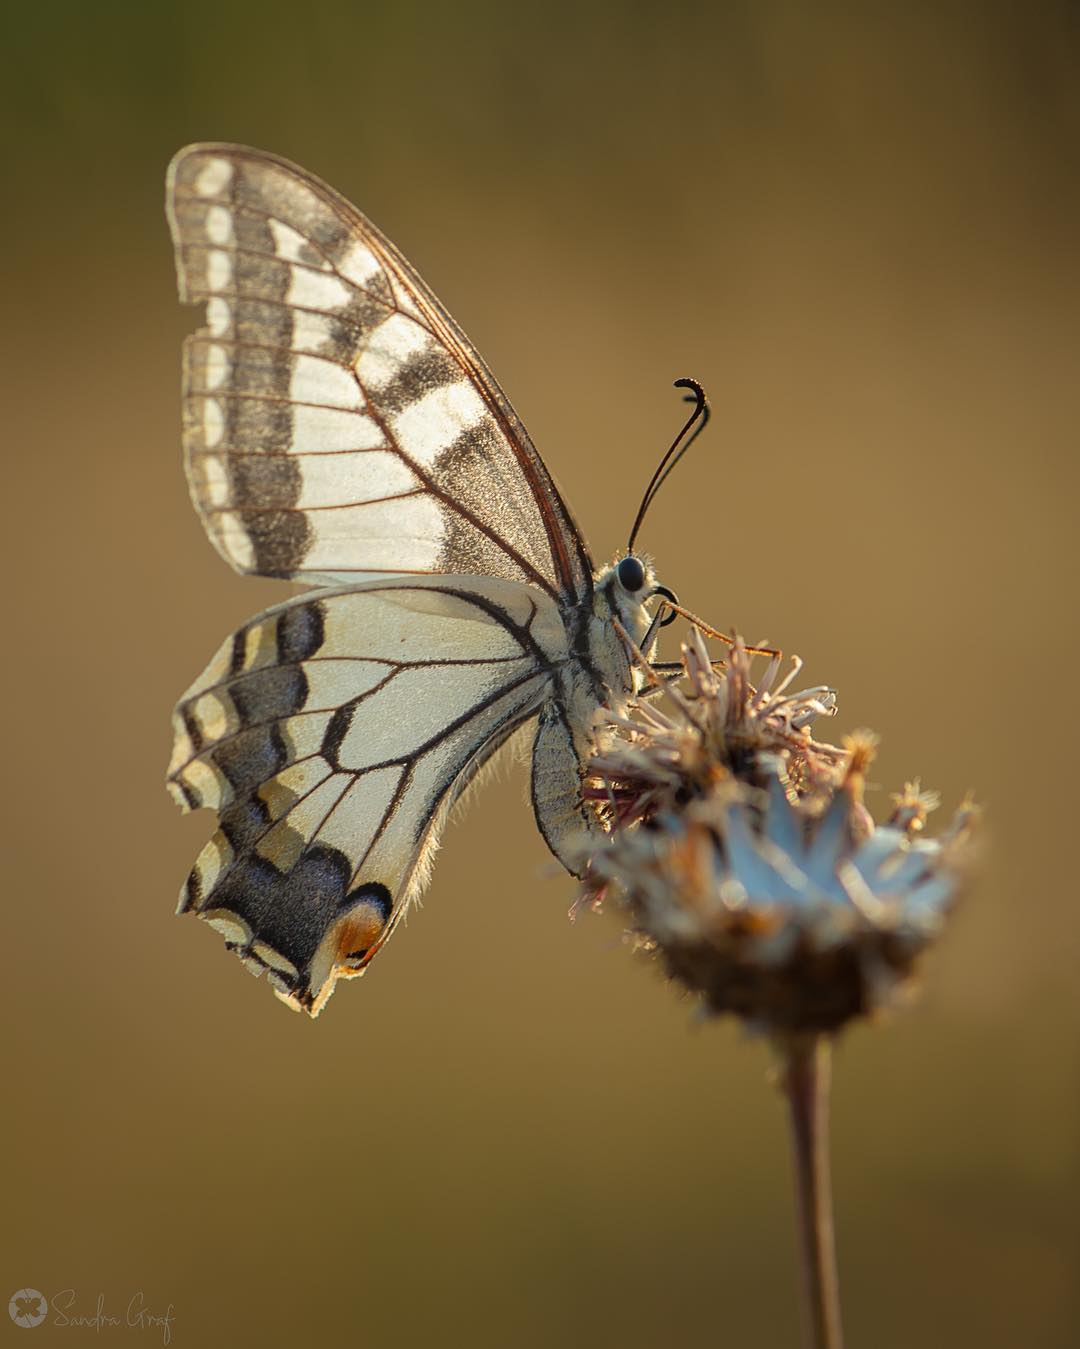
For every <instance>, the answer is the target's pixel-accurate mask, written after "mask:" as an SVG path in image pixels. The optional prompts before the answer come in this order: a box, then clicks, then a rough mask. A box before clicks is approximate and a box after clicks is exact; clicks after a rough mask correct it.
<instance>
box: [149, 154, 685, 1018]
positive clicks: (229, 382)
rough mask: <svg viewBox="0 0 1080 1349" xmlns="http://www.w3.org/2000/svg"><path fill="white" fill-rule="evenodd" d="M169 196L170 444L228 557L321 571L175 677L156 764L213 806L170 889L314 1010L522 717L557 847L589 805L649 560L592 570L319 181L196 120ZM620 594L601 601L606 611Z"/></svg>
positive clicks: (409, 300) (427, 324)
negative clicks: (200, 136)
mask: <svg viewBox="0 0 1080 1349" xmlns="http://www.w3.org/2000/svg"><path fill="white" fill-rule="evenodd" d="M167 211H168V216H169V220H170V225H171V227H172V231H173V236H174V242H175V244H176V255H177V271H178V276H179V281H180V292H181V297H182V298H183V299H187V300H190V301H192V302H204V303H205V304H206V326H205V327H204V328H202V329H201V330H199V331H198V332H196V333H195V334H194V335H193V336H192V337H191V338H189V339H188V341H187V343H186V347H185V362H184V448H185V465H186V469H187V474H188V480H189V486H190V489H191V494H192V498H193V501H194V503H195V506H196V509H197V511H198V512H199V515H200V517H201V518H202V520H203V523H204V525H205V527H206V530H207V533H208V535H209V536H210V539H211V541H212V542H213V543H214V545H215V547H216V548H217V549H218V551H219V552H220V553H221V554H222V556H224V557H225V559H226V560H227V561H228V562H229V563H230V564H231V565H232V566H233V567H234V568H235V569H236V570H238V571H241V572H255V573H258V574H261V575H268V576H278V577H282V578H286V579H290V580H294V581H299V582H301V583H302V584H304V585H307V586H309V587H312V589H310V590H308V591H307V592H306V593H304V594H302V595H300V596H298V597H296V598H294V599H291V600H288V601H286V602H285V603H284V604H282V605H279V606H277V607H276V608H274V609H271V610H268V611H267V612H266V613H264V614H262V615H260V616H258V617H257V618H255V619H253V620H252V621H251V622H250V623H248V624H246V625H245V626H244V627H242V628H241V629H240V630H239V631H238V632H237V633H236V634H234V635H233V636H232V637H230V638H229V639H228V640H227V641H226V642H225V643H224V645H223V646H222V647H221V649H220V650H219V652H218V653H217V655H216V656H215V657H214V659H213V660H212V661H211V662H210V664H209V666H208V667H207V669H206V670H205V671H204V673H203V674H202V675H201V676H200V678H199V679H198V680H196V682H195V683H194V684H193V685H192V686H191V688H190V689H189V690H188V691H187V693H186V694H185V695H184V697H183V698H182V699H181V701H180V703H179V705H178V707H177V711H176V714H175V718H174V730H175V745H174V753H173V758H172V762H171V764H170V769H169V783H170V787H171V790H172V791H173V794H174V796H175V797H176V799H177V800H178V801H179V803H180V804H181V805H182V806H183V807H184V808H185V809H194V808H196V807H199V806H209V807H211V808H213V809H215V810H216V811H217V812H218V816H219V829H218V831H217V832H216V833H215V835H214V837H213V838H212V839H211V840H210V842H209V843H208V844H207V846H206V847H205V848H204V849H203V852H202V853H201V854H200V856H199V859H198V860H197V862H196V865H195V868H194V870H193V872H192V874H191V877H190V879H189V880H188V882H187V884H186V886H185V888H184V890H183V892H182V895H181V903H180V907H181V910H182V911H194V912H197V913H198V914H199V915H200V916H201V917H203V918H204V919H206V920H207V921H208V922H210V923H211V924H212V925H213V926H214V927H216V928H217V929H218V930H219V931H220V932H221V933H222V935H223V936H224V937H225V939H226V941H227V943H228V944H229V946H230V947H231V948H232V949H234V950H235V951H236V952H237V953H238V954H239V955H240V956H241V958H242V959H243V960H244V962H245V963H246V964H247V965H248V967H249V968H251V969H252V970H253V972H255V973H263V972H265V973H266V974H267V976H268V978H269V979H270V981H271V983H272V984H273V985H274V987H275V989H276V990H277V991H278V992H279V994H281V996H282V997H284V998H285V999H286V1001H288V1002H290V1003H291V1004H292V1005H293V1006H296V1007H299V1008H303V1009H304V1010H307V1011H308V1012H310V1013H312V1014H315V1013H317V1012H318V1011H319V1009H320V1008H321V1007H322V1006H323V1004H324V1003H325V1001H326V998H327V997H328V996H329V994H330V992H331V991H332V989H333V986H334V982H335V980H336V979H337V978H338V977H341V976H346V977H347V976H351V975H355V974H358V973H361V972H363V970H364V969H365V968H366V966H367V965H368V963H369V962H370V960H371V959H372V957H373V956H374V955H375V953H376V952H377V951H378V950H379V949H380V948H381V947H382V945H384V944H385V942H386V940H387V938H388V937H389V935H390V933H391V932H392V931H393V928H394V926H395V925H396V923H397V922H398V921H399V919H400V918H401V916H402V914H403V913H404V912H405V911H406V909H407V907H408V904H409V902H410V900H411V899H412V898H413V897H414V896H415V895H416V894H417V893H419V890H420V889H421V888H422V886H423V884H424V883H425V881H426V879H427V871H428V869H429V867H430V861H431V857H432V854H433V851H434V847H435V845H436V844H437V841H438V836H439V832H440V829H441V827H442V823H443V821H444V819H445V816H446V813H447V811H448V809H449V807H450V805H451V804H452V803H453V801H454V800H456V799H457V798H458V797H459V796H460V795H461V793H462V791H463V790H464V789H465V787H466V786H467V785H468V784H469V783H470V782H471V781H472V780H473V779H474V778H475V776H476V774H477V773H478V772H479V770H480V769H481V768H482V767H483V765H484V764H485V763H486V762H487V761H488V760H489V759H490V758H491V756H492V755H493V754H494V752H495V751H496V750H497V749H498V748H500V747H501V746H502V745H503V744H505V743H506V741H507V740H508V739H509V738H510V737H511V736H512V735H514V733H515V732H517V731H518V730H520V729H521V728H523V727H525V726H526V725H527V724H528V723H529V722H531V721H533V720H534V719H535V722H536V728H537V729H536V733H535V739H534V743H533V756H532V787H531V794H532V801H533V806H534V810H535V813H536V818H537V823H538V825H539V828H540V831H541V833H542V834H543V836H544V838H545V840H546V841H547V843H548V845H549V847H550V848H551V850H552V851H553V852H554V853H555V855H556V856H557V857H558V858H559V859H560V860H561V861H562V862H563V863H564V864H565V865H566V866H568V867H569V868H570V869H571V870H573V869H574V868H575V865H576V861H575V858H576V854H577V845H578V843H579V842H580V839H581V837H582V834H583V833H587V832H589V831H591V830H594V829H597V828H599V827H600V825H599V821H598V819H597V817H596V816H595V815H594V814H593V812H592V810H591V808H590V807H589V806H588V805H587V804H586V803H585V802H583V801H582V798H581V776H580V765H581V761H582V759H583V757H584V755H585V754H587V752H588V750H589V747H590V745H591V736H592V727H593V723H594V720H595V717H596V714H597V711H598V709H600V708H601V707H603V706H606V707H608V708H619V707H620V706H621V705H622V704H623V703H624V702H625V700H626V699H627V698H628V697H630V696H631V694H632V693H633V692H634V691H635V687H636V684H637V681H638V680H639V678H640V675H639V673H638V671H637V670H636V669H635V667H634V665H633V662H632V658H631V651H630V648H629V647H628V645H627V643H626V640H625V638H624V637H623V636H622V635H621V633H620V631H619V627H621V628H622V630H623V632H625V633H626V634H627V635H628V636H629V638H630V639H631V641H632V642H633V643H634V644H636V645H638V646H644V647H646V648H649V649H651V646H652V644H653V641H654V633H655V627H654V623H653V618H652V616H651V615H650V612H649V610H648V608H647V607H646V606H647V601H648V600H649V599H650V598H651V597H652V596H653V595H654V594H656V593H662V591H660V588H658V587H657V586H656V582H655V578H654V576H653V574H652V570H651V567H650V566H649V565H648V564H647V563H645V562H644V561H643V560H641V559H639V558H636V557H632V558H623V559H621V560H620V561H618V562H617V563H615V564H613V565H611V566H608V567H604V568H600V569H599V570H597V569H595V568H594V566H593V564H592V562H591V559H590V557H589V553H588V549H587V547H586V545H585V543H584V541H583V539H582V537H581V534H580V532H579V531H578V529H577V527H576V525H575V524H574V522H573V519H572V517H571V515H570V513H569V511H568V509H567V508H566V506H565V504H564V503H563V501H562V498H561V497H560V495H559V493H558V491H557V489H556V487H555V485H554V483H553V482H552V480H551V478H550V476H549V475H548V473H547V470H546V468H545V467H544V465H543V463H542V461H541V460H540V458H539V455H538V454H537V453H536V451H535V449H534V448H533V446H532V444H531V442H530V441H529V439H528V436H527V434H526V433H525V431H524V428H523V427H522V426H521V424H520V422H519V421H518V419H517V417H516V415H515V414H514V412H513V410H512V408H511V407H510V405H509V403H508V402H507V400H506V399H505V396H504V395H503V394H502V392H501V390H499V388H498V386H497V385H496V384H495V382H494V380H493V378H492V377H491V375H490V373H489V372H488V371H487V368H486V367H485V366H484V365H483V363H482V362H481V361H480V359H479V357H478V356H477V355H476V353H475V351H474V350H473V348H472V347H471V346H470V345H469V343H468V342H467V340H466V339H465V338H464V336H463V335H462V334H461V332H460V330H459V329H458V328H457V327H456V325H455V324H454V322H453V320H452V319H451V318H450V317H449V315H447V314H446V312H445V310H444V309H443V308H442V306H441V305H440V304H439V303H438V301H437V300H435V298H434V296H433V295H432V294H431V293H430V291H428V289H427V288H426V286H425V285H424V283H423V282H422V281H421V280H420V279H419V277H418V276H417V275H416V274H415V272H413V270H412V269H411V268H410V267H409V265H408V263H406V262H405V261H404V259H403V258H402V257H401V256H400V254H398V252H397V250H396V249H394V247H393V245H392V244H390V243H389V241H387V240H386V239H385V238H384V237H383V236H382V235H381V234H380V233H379V232H378V231H377V230H376V229H375V227H374V226H372V225H371V224H370V222H368V221H366V220H365V218H364V217H363V216H361V215H360V214H359V212H357V211H356V210H355V208H353V207H351V206H350V205H349V204H348V203H347V202H345V201H344V200H343V199H342V198H340V197H338V196H337V194H336V193H334V192H332V190H331V189H330V188H328V187H326V185H325V184H323V183H321V182H319V180H317V179H315V178H313V177H312V176H311V175H309V174H307V173H305V172H304V171H303V170H300V169H298V168H296V167H295V166H293V165H290V164H288V163H287V162H286V161H283V160H279V159H277V158H275V157H273V156H270V155H265V154H263V153H261V152H259V151H254V150H246V149H243V148H241V147H235V146H223V145H205V146H191V147H188V148H187V149H186V150H183V151H181V152H180V154H179V155H178V156H177V157H176V159H175V160H174V161H173V164H172V165H171V167H170V172H169V179H168V192H167ZM615 620H618V625H619V626H618V627H617V626H616V622H615Z"/></svg>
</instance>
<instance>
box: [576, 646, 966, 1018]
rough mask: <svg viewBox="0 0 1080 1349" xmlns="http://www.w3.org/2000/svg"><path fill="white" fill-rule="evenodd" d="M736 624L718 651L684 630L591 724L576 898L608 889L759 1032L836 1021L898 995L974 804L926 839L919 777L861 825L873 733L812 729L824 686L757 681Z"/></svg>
mask: <svg viewBox="0 0 1080 1349" xmlns="http://www.w3.org/2000/svg"><path fill="white" fill-rule="evenodd" d="M750 665H751V656H750V653H748V652H747V650H746V648H745V646H744V645H743V644H742V643H741V642H739V641H738V640H736V642H735V645H734V649H733V650H732V653H731V657H730V661H729V662H728V664H727V668H726V669H724V670H717V669H716V668H715V667H714V665H713V664H712V663H711V662H710V659H709V655H708V652H707V650H706V648H705V645H704V643H703V642H702V640H701V637H700V636H699V635H698V633H697V632H696V631H695V632H693V633H692V635H691V637H690V639H689V641H688V642H687V643H686V644H685V645H684V648H683V666H684V678H683V679H682V680H680V682H679V684H678V685H669V686H668V694H667V696H666V703H667V708H668V710H666V711H661V710H660V708H659V707H658V706H657V705H656V703H655V702H653V701H647V700H645V699H641V700H639V701H638V702H637V703H635V705H634V706H633V707H632V708H631V710H630V713H629V715H628V716H626V717H618V718H615V719H613V720H612V721H611V722H609V723H608V724H607V725H606V726H604V727H601V728H600V733H599V735H598V751H597V753H596V755H595V757H594V758H593V760H592V762H591V764H590V768H589V773H588V777H587V780H586V787H585V790H586V794H587V796H588V797H589V798H590V799H591V800H592V801H593V802H594V803H596V804H597V806H598V808H599V809H600V810H601V812H602V813H606V815H607V822H608V824H609V826H610V833H609V835H608V837H606V838H604V839H602V840H600V841H599V842H598V843H594V844H592V845H590V856H589V871H588V880H587V882H586V891H585V896H584V898H585V899H586V900H587V901H589V902H591V903H593V904H598V903H600V902H601V901H602V900H604V901H606V900H607V899H608V898H609V897H610V898H612V899H614V901H615V902H616V903H617V904H618V905H619V906H620V908H621V911H622V912H623V914H624V915H625V917H626V918H627V919H628V920H629V925H630V928H631V931H632V933H633V935H634V937H635V939H636V941H637V942H638V944H640V945H641V946H643V947H644V948H645V949H646V950H649V951H651V952H654V953H655V954H657V955H658V956H659V957H660V958H661V959H662V960H663V962H664V964H665V965H666V967H667V969H668V971H669V972H670V974H671V975H672V976H673V977H675V978H676V979H678V980H679V981H680V982H682V983H683V984H684V985H685V986H686V987H687V988H688V989H690V990H692V991H693V992H695V993H697V994H700V995H701V997H702V998H703V1001H704V1006H705V1008H706V1009H707V1010H708V1011H710V1012H713V1013H722V1012H734V1013H735V1014H737V1015H738V1016H740V1017H742V1018H744V1019H745V1020H746V1021H747V1022H748V1023H750V1024H751V1025H753V1026H755V1027H758V1028H760V1029H763V1030H766V1031H768V1032H770V1033H771V1034H774V1035H775V1034H781V1035H784V1034H792V1033H816V1032H828V1031H835V1030H837V1029H839V1027H840V1026H842V1025H843V1024H844V1023H845V1022H847V1021H848V1020H850V1019H851V1018H852V1017H854V1016H858V1015H860V1014H863V1013H868V1012H870V1011H872V1010H873V1009H874V1008H876V1007H878V1006H880V1005H881V1004H882V1003H883V1002H884V1001H885V1000H886V999H888V998H889V997H890V996H891V995H893V994H894V992H895V991H896V989H897V988H898V986H900V985H902V984H903V983H904V982H905V981H906V980H907V979H908V978H909V976H910V975H911V973H912V971H913V968H914V965H915V962H916V959H917V957H918V956H919V954H920V952H921V951H923V949H924V948H925V947H926V946H927V945H928V944H929V943H930V942H931V941H932V940H933V939H934V937H935V936H936V935H937V933H938V932H939V931H940V929H941V926H942V923H943V921H944V916H945V913H946V910H947V908H948V906H949V904H950V902H951V900H952V899H953V897H954V895H955V893H956V890H957V885H958V881H959V878H960V875H961V862H962V859H963V856H964V853H965V851H966V849H965V847H964V845H965V842H966V840H967V838H968V836H969V834H970V831H971V824H972V817H973V813H974V811H973V807H971V805H970V804H966V805H965V806H963V807H962V808H961V809H960V811H959V812H958V813H957V815H956V817H955V819H954V820H953V823H952V825H951V826H950V828H949V829H948V830H947V832H946V833H945V834H944V835H943V836H942V837H941V838H939V839H937V840H934V841H930V840H926V839H924V838H922V837H921V834H922V831H923V828H924V825H925V822H926V816H927V814H928V812H929V811H930V810H932V809H933V808H934V807H935V806H936V805H937V799H936V797H934V796H933V795H931V794H929V793H926V792H923V791H921V790H920V787H919V784H918V783H913V784H910V785H908V786H907V787H905V789H904V791H903V792H902V793H900V794H899V795H898V796H897V797H895V798H894V801H895V806H894V809H893V811H892V814H891V815H890V817H889V819H888V820H887V821H886V822H885V823H884V824H880V825H875V823H874V821H873V819H872V817H871V815H870V813H869V811H868V810H867V809H866V806H865V804H864V801H863V789H864V784H865V775H866V769H867V767H868V766H869V764H870V762H871V761H872V759H873V757H874V751H875V746H876V741H875V739H874V737H873V736H871V735H868V734H867V733H865V732H863V733H859V734H857V735H853V736H850V737H848V738H847V740H846V741H845V742H844V744H843V745H842V746H840V747H838V746H834V745H828V744H824V743H822V742H819V741H817V740H815V739H814V738H813V736H812V734H811V724H812V723H813V722H814V720H815V719H816V718H818V717H821V716H826V715H831V714H832V713H833V711H834V710H835V699H834V696H833V694H832V692H831V690H829V689H827V688H812V689H806V690H803V691H802V692H799V693H789V692H787V688H788V685H789V684H790V683H791V682H792V680H793V678H794V676H795V675H796V674H797V673H798V669H799V668H800V667H799V664H798V662H796V663H795V665H794V668H793V669H792V671H791V673H790V674H789V676H788V677H787V678H786V679H785V680H783V681H781V682H780V683H777V674H778V672H779V658H778V657H774V659H773V660H772V662H771V663H770V665H769V667H768V670H767V671H766V673H765V676H764V678H763V679H762V681H761V683H760V684H759V685H758V686H757V687H755V686H754V685H753V684H752V683H751V680H750Z"/></svg>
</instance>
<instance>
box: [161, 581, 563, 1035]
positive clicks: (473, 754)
mask: <svg viewBox="0 0 1080 1349" xmlns="http://www.w3.org/2000/svg"><path fill="white" fill-rule="evenodd" d="M565 641H566V639H565V631H564V628H563V625H562V622H561V620H560V618H559V615H558V612H557V610H556V607H555V605H554V604H553V603H552V602H551V601H550V600H549V599H548V598H547V597H546V596H545V595H544V594H543V593H542V592H538V591H536V590H535V589H534V588H531V587H526V586H523V585H519V584H516V583H512V582H507V581H503V580H497V579H486V578H465V577H446V578H435V577H432V578H417V579H416V580H407V579H399V580H389V581H385V582H369V583H367V584H365V585H361V586H356V587H352V588H349V589H337V590H327V591H323V592H318V593H316V594H314V595H310V596H304V597H301V598H299V599H295V600H292V601H290V602H289V603H287V604H284V605H280V606H279V607H277V608H276V609H271V610H269V611H267V612H266V613H265V614H262V615H261V616H260V617H258V618H256V619H254V620H253V621H252V622H251V623H249V624H247V625H246V626H245V627H243V628H241V629H240V630H239V632H237V633H236V634H235V635H234V636H233V637H232V638H230V639H229V640H228V641H227V642H226V643H225V644H224V645H223V646H222V648H221V649H220V651H219V652H218V653H217V655H216V656H215V657H214V659H213V660H212V661H211V662H210V665H209V666H208V667H207V669H206V670H205V672H204V673H203V675H202V676H201V677H200V678H199V679H198V680H197V681H196V682H195V684H194V685H193V686H192V687H191V688H190V689H189V690H188V692H187V693H186V694H185V696H184V697H183V699H181V701H180V704H179V706H178V707H177V711H176V714H175V719H174V727H175V747H174V753H173V760H172V763H171V765H170V771H169V781H170V786H171V789H172V791H173V793H174V795H175V796H176V797H177V799H178V801H180V803H181V804H182V805H184V806H185V807H186V808H189V809H192V808H195V807H198V806H209V807H212V808H213V809H215V810H216V811H217V812H218V815H219V820H220V828H219V830H218V832H217V833H216V834H215V835H214V837H213V838H212V839H211V840H210V842H209V843H208V844H207V845H206V847H205V848H204V849H203V852H202V854H201V855H200V857H199V859H198V861H197V862H196V865H195V869H194V870H193V872H192V874H191V877H190V879H189V881H188V882H187V885H186V887H185V889H184V892H183V894H182V896H181V909H183V910H194V911H196V912H198V913H199V914H200V915H201V916H202V917H204V918H206V919H207V920H208V921H210V922H211V923H212V924H213V925H214V926H215V927H217V928H218V929H219V931H221V932H222V933H223V935H224V936H225V938H226V940H227V941H228V943H229V945H230V946H231V947H232V948H233V949H235V950H236V951H238V953H239V954H240V955H241V956H243V957H244V958H245V961H246V962H247V963H248V964H249V966H250V967H251V968H252V969H254V970H255V971H256V972H261V971H262V970H263V969H265V970H267V971H268V974H269V977H270V979H271V981H272V982H273V983H274V986H275V988H277V990H278V991H279V992H280V993H282V994H283V995H284V996H285V997H286V998H287V999H288V1000H289V1001H291V1002H293V1003H294V1004H295V1005H298V1006H301V1007H304V1008H305V1009H307V1010H308V1011H312V1012H317V1011H318V1010H319V1008H320V1007H321V1006H322V1004H323V1002H325V999H326V997H327V996H329V993H330V991H331V989H332V987H333V983H334V980H335V978H336V977H337V976H338V975H340V974H344V975H351V974H356V973H359V972H360V971H361V970H363V968H364V967H365V966H366V965H367V963H368V962H369V961H370V959H371V957H372V956H373V955H374V953H375V951H376V950H378V949H379V947H380V946H381V945H382V943H383V942H384V941H385V939H386V937H387V936H388V935H389V933H390V931H391V929H392V928H393V926H394V924H395V923H396V921H397V919H398V918H399V917H400V915H401V913H402V912H403V911H404V909H405V907H406V905H407V903H408V901H409V900H410V899H411V898H412V897H413V895H415V894H416V893H418V891H419V889H420V888H421V886H422V884H423V882H424V880H425V879H426V878H425V875H424V873H425V869H426V868H425V865H424V863H425V856H426V855H430V852H431V850H432V846H433V844H434V843H435V842H436V841H437V836H438V831H439V828H440V825H441V820H442V815H443V814H444V813H445V808H446V806H447V805H448V804H449V803H450V802H451V801H452V800H453V798H454V796H455V794H456V793H457V792H458V791H460V789H461V788H462V786H463V785H464V784H465V783H466V782H467V781H468V780H469V779H470V778H471V777H472V775H473V774H474V773H475V772H476V770H477V768H478V767H479V766H480V765H481V764H482V763H483V762H484V760H485V759H486V758H487V757H488V756H489V755H490V754H491V753H492V752H493V751H494V749H496V748H497V747H498V746H499V745H500V744H501V743H502V742H503V741H504V740H505V739H506V738H507V736H508V734H509V733H510V732H511V731H512V730H513V729H515V728H516V727H518V726H520V725H521V724H522V723H523V722H524V721H525V720H527V719H528V718H529V717H530V716H532V715H534V714H535V712H536V711H537V710H538V708H539V707H540V705H541V704H542V703H543V701H544V700H545V698H546V697H547V695H548V692H549V690H550V686H551V681H552V674H553V671H554V670H555V668H556V667H557V666H558V665H559V664H560V663H561V662H564V661H565V659H566V656H567V651H566V647H565Z"/></svg>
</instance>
